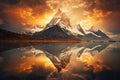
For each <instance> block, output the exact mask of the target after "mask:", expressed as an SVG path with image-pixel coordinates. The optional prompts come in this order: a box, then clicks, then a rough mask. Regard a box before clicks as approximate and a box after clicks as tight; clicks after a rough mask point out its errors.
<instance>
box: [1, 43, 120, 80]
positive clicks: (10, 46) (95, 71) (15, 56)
mask: <svg viewBox="0 0 120 80" xmlns="http://www.w3.org/2000/svg"><path fill="white" fill-rule="evenodd" d="M0 44H1V45H0V80H120V43H119V42H114V43H112V42H111V43H109V42H81V43H35V44H28V43H27V44H25V43H0Z"/></svg>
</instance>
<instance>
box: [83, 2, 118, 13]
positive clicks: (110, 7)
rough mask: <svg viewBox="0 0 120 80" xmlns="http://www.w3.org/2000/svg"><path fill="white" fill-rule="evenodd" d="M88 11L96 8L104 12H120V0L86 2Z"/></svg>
mask: <svg viewBox="0 0 120 80" xmlns="http://www.w3.org/2000/svg"><path fill="white" fill-rule="evenodd" d="M85 2H86V4H87V5H88V9H89V10H92V9H94V8H97V9H101V10H104V11H120V0H85Z"/></svg>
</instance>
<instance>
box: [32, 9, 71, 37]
mask: <svg viewBox="0 0 120 80" xmlns="http://www.w3.org/2000/svg"><path fill="white" fill-rule="evenodd" d="M70 27H71V25H70V20H69V18H68V17H67V16H66V14H65V13H63V12H61V10H58V12H57V13H56V14H55V16H54V17H53V19H52V20H51V21H50V22H49V23H48V24H47V25H46V27H45V29H44V30H43V31H40V32H36V33H35V34H33V36H35V37H43V38H73V35H72V34H71V32H70V31H69V30H68V28H70Z"/></svg>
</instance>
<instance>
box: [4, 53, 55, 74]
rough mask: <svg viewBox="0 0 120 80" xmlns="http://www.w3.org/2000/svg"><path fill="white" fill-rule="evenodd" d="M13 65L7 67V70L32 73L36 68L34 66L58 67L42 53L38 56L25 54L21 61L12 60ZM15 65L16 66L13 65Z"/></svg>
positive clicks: (43, 67)
mask: <svg viewBox="0 0 120 80" xmlns="http://www.w3.org/2000/svg"><path fill="white" fill-rule="evenodd" d="M11 64H12V65H9V66H7V67H5V68H4V69H5V70H6V71H12V72H16V73H22V72H26V73H31V72H32V71H33V70H34V67H38V68H42V69H43V70H48V71H49V70H55V69H56V68H55V67H54V65H53V64H52V63H51V61H50V60H49V59H48V58H47V57H46V56H45V55H41V56H38V57H35V56H30V57H26V56H23V57H22V58H21V60H19V61H17V62H16V61H12V62H11ZM13 66H14V67H13Z"/></svg>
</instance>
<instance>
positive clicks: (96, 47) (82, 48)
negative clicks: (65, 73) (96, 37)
mask: <svg viewBox="0 0 120 80" xmlns="http://www.w3.org/2000/svg"><path fill="white" fill-rule="evenodd" d="M29 45H31V44H29ZM29 45H22V44H21V45H20V46H18V47H25V46H29ZM108 45H109V43H104V42H103V43H92V42H91V43H49V44H38V45H35V44H34V45H32V47H27V48H25V49H22V48H18V47H17V46H16V45H15V46H14V45H13V46H12V45H10V46H8V47H10V48H8V49H11V50H8V49H6V48H5V50H8V51H7V52H9V53H12V52H17V53H18V52H19V53H23V52H24V50H28V51H31V53H33V54H34V55H36V56H39V55H40V54H45V55H46V56H47V57H48V58H49V59H50V60H51V62H52V63H53V64H54V66H55V67H56V68H57V69H58V71H60V70H61V69H62V68H65V67H66V65H67V64H68V63H69V61H70V57H71V56H75V57H80V56H81V54H83V53H86V52H88V53H90V54H91V55H92V56H94V54H96V51H97V52H101V51H102V50H103V49H105V48H106V47H107V46H108ZM2 47H4V46H2ZM12 47H13V48H14V49H12ZM15 47H16V49H15ZM5 50H4V48H2V52H3V51H5ZM0 55H1V56H2V55H4V54H2V53H1V54H0ZM6 55H7V54H6Z"/></svg>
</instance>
